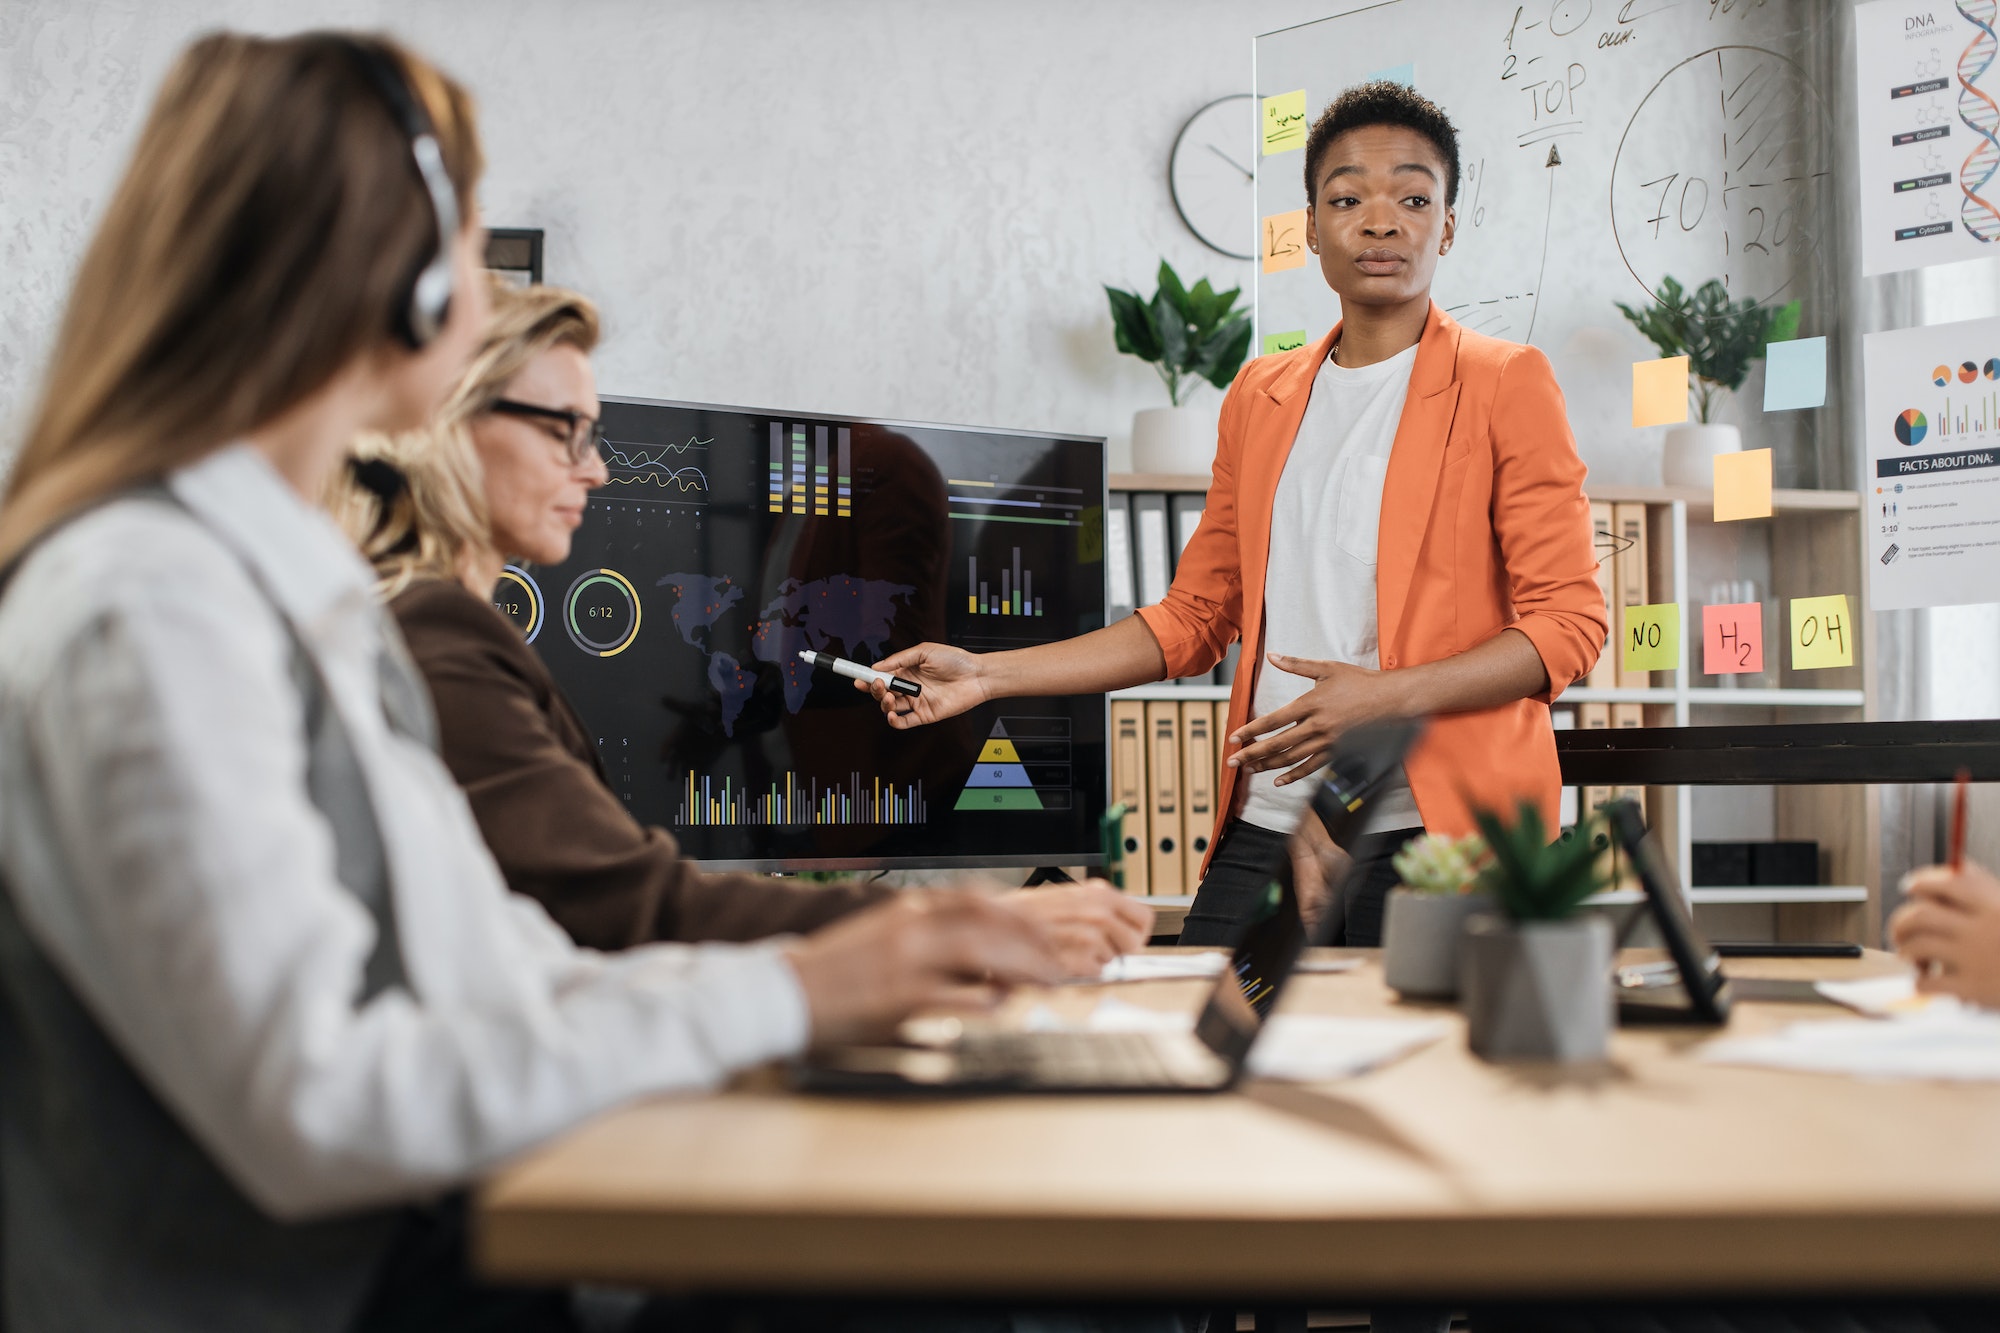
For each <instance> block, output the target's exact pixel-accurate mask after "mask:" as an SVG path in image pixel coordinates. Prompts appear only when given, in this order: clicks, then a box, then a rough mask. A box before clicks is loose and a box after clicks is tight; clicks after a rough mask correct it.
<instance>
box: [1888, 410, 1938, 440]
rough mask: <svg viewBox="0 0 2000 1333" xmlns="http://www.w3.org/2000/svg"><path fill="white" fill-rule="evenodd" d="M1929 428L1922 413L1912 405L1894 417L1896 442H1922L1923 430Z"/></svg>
mask: <svg viewBox="0 0 2000 1333" xmlns="http://www.w3.org/2000/svg"><path fill="white" fill-rule="evenodd" d="M1929 429H1930V423H1929V422H1928V421H1925V420H1924V414H1923V413H1922V412H1919V411H1917V409H1916V408H1914V407H1912V408H1910V409H1908V410H1907V411H1905V412H1903V413H1902V414H1901V415H1899V416H1898V417H1897V418H1896V443H1898V444H1902V445H1913V444H1922V443H1923V442H1924V432H1925V431H1927V430H1929Z"/></svg>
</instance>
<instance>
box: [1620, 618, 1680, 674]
mask: <svg viewBox="0 0 2000 1333" xmlns="http://www.w3.org/2000/svg"><path fill="white" fill-rule="evenodd" d="M1622 633H1623V651H1624V654H1625V658H1624V660H1625V669H1626V670H1627V671H1672V670H1675V669H1676V668H1678V667H1679V666H1680V664H1681V608H1680V603H1678V602H1659V603H1656V604H1654V605H1652V606H1628V607H1626V608H1625V615H1624V620H1623V624H1622Z"/></svg>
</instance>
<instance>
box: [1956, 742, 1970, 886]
mask: <svg viewBox="0 0 2000 1333" xmlns="http://www.w3.org/2000/svg"><path fill="white" fill-rule="evenodd" d="M1957 785H1958V790H1957V791H1956V792H1955V793H1954V794H1953V796H1952V802H1951V873H1952V874H1954V875H1956V874H1957V873H1958V872H1959V871H1960V870H1962V869H1964V868H1965V794H1966V791H1967V790H1968V789H1969V788H1970V787H1971V785H1972V774H1970V773H1968V772H1966V771H1965V770H1964V769H1962V768H1961V769H1959V770H1958V784H1957Z"/></svg>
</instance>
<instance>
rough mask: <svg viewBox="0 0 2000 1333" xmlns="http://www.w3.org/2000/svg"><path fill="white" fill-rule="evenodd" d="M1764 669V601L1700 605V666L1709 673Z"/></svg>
mask: <svg viewBox="0 0 2000 1333" xmlns="http://www.w3.org/2000/svg"><path fill="white" fill-rule="evenodd" d="M1763 669H1764V604H1763V603H1762V602H1735V603H1732V604H1731V605H1728V606H1704V607H1703V608H1702V609H1701V670H1702V674H1703V675H1707V676H1738V675H1743V674H1745V673H1749V674H1753V675H1754V674H1755V673H1757V672H1759V671H1762V670H1763Z"/></svg>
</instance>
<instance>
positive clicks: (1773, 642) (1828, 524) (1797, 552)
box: [1109, 472, 1881, 943]
mask: <svg viewBox="0 0 2000 1333" xmlns="http://www.w3.org/2000/svg"><path fill="white" fill-rule="evenodd" d="M1109 480H1110V488H1111V490H1112V491H1114V492H1120V491H1123V492H1132V493H1160V494H1168V495H1186V494H1200V493H1204V492H1206V491H1207V489H1208V481H1209V479H1208V477H1207V476H1205V475H1201V474H1170V473H1137V472H1128V473H1114V474H1112V475H1111V477H1110V479H1109ZM1589 493H1590V498H1591V499H1592V500H1594V501H1604V502H1609V503H1614V504H1618V503H1623V504H1643V505H1645V506H1646V510H1647V542H1648V556H1649V560H1648V564H1649V569H1648V578H1649V583H1650V588H1649V594H1648V595H1649V597H1650V599H1651V600H1653V601H1656V602H1666V601H1671V602H1675V603H1677V604H1678V605H1679V606H1680V607H1681V608H1682V611H1681V615H1682V633H1681V655H1680V663H1679V666H1678V668H1677V669H1675V670H1673V671H1660V672H1655V673H1653V684H1652V685H1650V686H1648V687H1645V688H1622V689H1621V688H1591V687H1585V686H1574V687H1572V688H1571V689H1569V690H1567V691H1566V692H1564V694H1563V696H1562V699H1561V700H1560V701H1559V706H1560V705H1567V704H1583V703H1607V704H1608V703H1625V704H1640V705H1642V706H1643V707H1644V709H1645V713H1644V717H1645V725H1646V726H1648V727H1673V726H1682V727H1684V726H1692V725H1704V724H1706V725H1716V724H1724V723H1744V724H1755V723H1786V722H1806V721H1813V722H1821V721H1825V722H1849V721H1861V720H1863V719H1865V718H1866V717H1868V716H1869V715H1870V714H1872V712H1873V690H1872V681H1873V674H1874V665H1873V662H1872V660H1871V659H1870V655H1869V654H1870V650H1871V648H1872V644H1871V643H1870V642H1869V636H1868V635H1867V634H1866V633H1865V632H1864V633H1861V634H1859V635H1858V636H1857V639H1856V645H1855V665H1854V666H1852V667H1845V668H1838V669H1834V670H1825V671H1794V670H1792V669H1791V668H1790V666H1789V664H1788V662H1787V661H1786V660H1785V656H1786V655H1785V652H1784V646H1785V642H1786V635H1785V633H1784V632H1783V630H1782V628H1780V626H1779V624H1778V622H1777V621H1776V619H1775V616H1776V615H1778V614H1782V613H1783V611H1784V607H1785V604H1786V603H1787V602H1788V601H1789V600H1790V599H1791V598H1792V597H1795V596H1817V595H1821V594H1825V593H1835V592H1842V593H1846V594H1847V596H1848V598H1849V605H1850V607H1851V608H1852V612H1853V614H1854V616H1855V623H1856V624H1857V625H1861V626H1866V625H1868V624H1870V621H1869V618H1868V615H1867V580H1866V578H1865V577H1864V568H1863V564H1862V561H1863V559H1864V555H1863V543H1862V540H1861V505H1862V497H1861V495H1860V493H1859V492H1857V491H1839V490H1825V491H1822V490H1776V491H1773V492H1772V497H1771V500H1772V514H1771V517H1770V518H1768V519H1757V520H1748V521H1741V522H1734V523H1727V524H1717V523H1715V522H1714V520H1713V504H1712V499H1711V497H1710V495H1709V494H1708V493H1707V492H1705V491H1701V490H1694V489H1687V488H1679V487H1668V486H1593V487H1590V488H1589ZM1746 576H1747V577H1748V578H1750V579H1751V580H1752V581H1754V582H1755V583H1756V584H1757V600H1759V601H1761V602H1763V603H1764V604H1765V606H1766V612H1765V614H1766V626H1765V636H1764V639H1765V662H1766V667H1767V669H1766V671H1765V672H1764V673H1763V674H1762V675H1759V676H1754V677H1739V678H1728V677H1713V676H1704V675H1702V674H1701V673H1700V672H1699V671H1698V670H1694V669H1692V668H1693V667H1694V666H1695V665H1696V663H1695V662H1694V661H1693V660H1692V659H1691V656H1690V655H1691V654H1698V653H1699V652H1700V632H1701V606H1702V604H1703V603H1704V602H1706V601H1707V600H1708V588H1709V585H1710V584H1711V583H1713V582H1716V581H1720V580H1724V579H1729V578H1741V577H1746ZM1228 694H1229V688H1228V687H1227V686H1221V685H1211V684H1208V683H1206V682H1203V683H1201V684H1176V683H1172V682H1168V683H1163V684H1158V685H1148V686H1140V687H1138V688H1135V689H1131V690H1123V691H1119V692H1118V693H1117V694H1116V695H1114V696H1113V697H1114V698H1131V699H1155V700H1170V699H1184V700H1190V701H1192V700H1215V699H1225V698H1227V697H1228ZM1875 790H1876V789H1875V788H1874V787H1872V786H1825V787H1805V786H1800V787H1783V786H1779V787H1768V788H1765V787H1745V788H1700V789H1697V788H1694V787H1688V786H1678V787H1649V788H1647V808H1648V814H1649V817H1650V818H1651V820H1652V822H1653V824H1654V827H1655V829H1656V830H1657V831H1658V833H1659V835H1660V839H1661V842H1662V843H1663V845H1664V847H1665V850H1666V852H1667V855H1668V858H1669V859H1670V860H1671V861H1672V863H1673V866H1674V869H1675V872H1676V873H1677V874H1679V875H1680V876H1681V880H1682V883H1683V884H1685V883H1686V879H1687V876H1686V873H1685V868H1686V867H1688V866H1690V865H1692V863H1693V843H1694V842H1695V841H1696V840H1697V839H1722V840H1737V839H1750V838H1759V839H1809V840H1811V841H1813V842H1816V843H1818V844H1819V846H1820V859H1821V872H1820V875H1819V878H1820V879H1821V880H1822V881H1823V882H1822V883H1818V884H1801V885H1759V886H1751V887H1715V886H1701V887H1696V888H1692V889H1690V890H1689V891H1688V900H1689V903H1690V905H1691V906H1692V907H1693V908H1694V909H1695V912H1696V916H1697V918H1698V920H1699V921H1700V923H1701V925H1702V927H1703V929H1704V930H1705V931H1707V932H1708V933H1710V934H1711V935H1712V936H1713V937H1714V938H1717V939H1732V938H1758V939H1781V940H1783V939H1798V940H1834V939H1838V940H1851V941H1854V942H1857V943H1859V942H1871V941H1872V940H1873V939H1874V938H1875V937H1876V936H1877V935H1878V934H1879V928H1880V920H1879V915H1880V914H1879V907H1880V901H1881V895H1880V884H1879V881H1880V853H1879V845H1880V833H1879V815H1878V811H1879V805H1878V803H1877V801H1876V799H1875ZM1628 899H1629V900H1630V901H1633V902H1636V901H1637V898H1636V896H1635V895H1634V894H1633V892H1632V891H1631V890H1618V891H1614V892H1613V893H1610V894H1606V895H1603V896H1602V898H1601V905H1605V906H1617V905H1622V904H1624V903H1625V902H1626V901H1627V900H1628Z"/></svg>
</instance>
